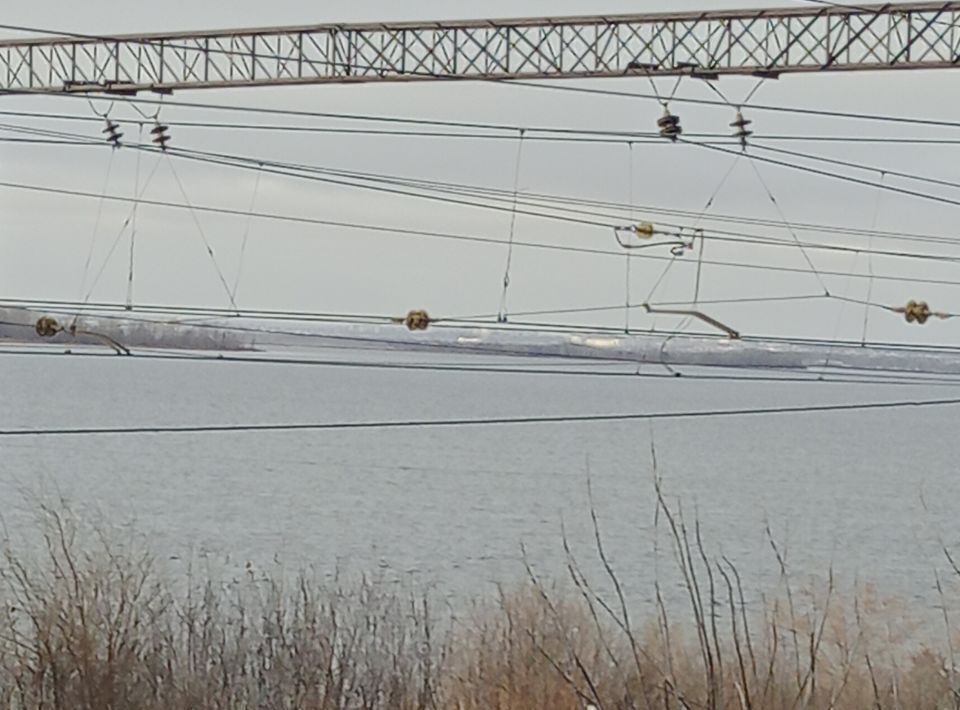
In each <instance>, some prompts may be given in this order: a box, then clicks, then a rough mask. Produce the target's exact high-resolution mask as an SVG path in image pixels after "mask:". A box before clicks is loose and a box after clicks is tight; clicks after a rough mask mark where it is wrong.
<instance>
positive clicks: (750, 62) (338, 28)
mask: <svg viewBox="0 0 960 710" xmlns="http://www.w3.org/2000/svg"><path fill="white" fill-rule="evenodd" d="M958 61H960V2H911V3H892V4H886V5H882V6H881V5H877V6H866V7H865V6H861V7H859V8H837V7H818V6H811V7H797V8H789V9H768V10H748V11H747V10H745V11H722V12H685V13H658V14H639V15H609V16H591V17H566V18H532V19H519V20H475V21H463V22H411V23H387V24H356V25H318V26H312V27H281V28H260V29H244V30H233V31H227V30H221V31H214V32H189V33H176V34H152V35H130V36H117V37H92V36H85V35H73V36H69V37H55V38H43V39H19V40H6V41H0V91H7V92H41V93H62V92H89V91H111V92H117V93H135V92H137V91H144V90H149V91H158V92H167V91H173V90H183V89H201V88H218V87H243V86H260V85H282V84H320V83H349V82H383V81H414V80H418V81H426V80H509V79H559V78H588V77H622V76H630V75H640V76H646V75H651V76H671V75H672V76H677V75H684V74H691V75H694V76H696V75H701V76H707V77H709V76H718V75H726V74H740V75H744V74H746V75H757V76H777V75H780V74H784V73H789V72H820V71H851V70H887V69H920V68H925V69H938V68H950V67H954V66H956V65H957V63H958Z"/></svg>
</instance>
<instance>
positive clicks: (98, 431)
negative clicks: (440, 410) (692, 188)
mask: <svg viewBox="0 0 960 710" xmlns="http://www.w3.org/2000/svg"><path fill="white" fill-rule="evenodd" d="M956 406H960V399H918V400H899V401H891V402H869V403H854V404H821V405H802V406H795V407H789V406H784V407H765V408H764V407H757V408H750V409H747V408H744V409H709V410H697V411H679V412H672V411H665V412H632V413H626V414H582V415H556V416H518V417H487V418H475V419H471V418H462V419H408V420H396V421H389V420H383V421H352V422H308V423H285V424H284V423H281V424H209V425H175V426H163V425H155V426H126V427H108V426H104V427H76V428H71V427H58V428H35V429H0V437H3V438H12V437H34V438H36V437H52V436H129V435H150V434H216V433H222V434H226V433H255V432H302V431H317V432H319V431H357V430H381V429H436V428H451V427H455V428H462V427H481V426H522V425H534V424H538V425H544V424H599V423H613V422H630V421H667V420H682V419H694V420H703V419H721V418H744V417H754V416H780V415H796V414H827V413H840V412H865V411H881V410H900V409H925V408H942V407H956Z"/></svg>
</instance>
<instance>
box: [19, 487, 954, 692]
mask: <svg viewBox="0 0 960 710" xmlns="http://www.w3.org/2000/svg"><path fill="white" fill-rule="evenodd" d="M658 524H659V525H660V526H661V527H662V529H663V530H664V531H665V532H666V534H667V538H668V539H669V540H670V542H671V545H672V547H673V553H674V558H675V560H676V567H677V571H678V573H679V575H680V578H681V579H682V580H683V586H684V588H685V591H686V596H687V603H686V608H685V611H684V612H683V613H682V614H677V613H674V614H670V613H668V611H667V608H666V605H665V604H664V603H663V601H662V596H661V593H660V592H661V590H660V587H659V583H655V589H654V592H655V598H656V600H657V607H656V613H655V614H651V615H650V616H651V617H652V618H640V619H634V618H632V617H631V616H630V614H629V609H628V606H627V604H626V603H625V601H624V596H623V593H622V591H621V588H620V585H619V580H618V579H617V577H616V574H615V573H614V571H613V569H612V567H611V566H610V565H609V564H608V562H607V557H606V554H605V551H604V549H603V545H602V536H601V535H600V533H599V528H596V531H597V535H596V554H597V555H598V557H599V558H600V560H601V562H602V563H603V566H604V569H606V570H607V579H606V580H604V582H605V585H606V586H607V587H609V588H611V589H612V590H613V593H612V594H611V595H607V596H604V595H602V594H600V593H597V592H596V591H595V586H594V585H593V584H592V583H591V582H590V581H588V580H587V579H586V577H585V576H584V575H583V573H582V572H581V569H580V567H579V565H578V564H577V562H576V560H575V559H574V558H573V556H572V555H571V554H570V553H569V549H568V572H569V583H568V584H566V585H565V586H563V587H562V591H557V589H558V588H557V587H554V586H548V585H547V584H545V583H543V582H541V581H540V580H539V579H538V578H537V577H536V576H535V575H534V574H533V572H532V571H531V570H528V572H529V581H528V583H527V584H526V585H524V586H522V587H521V588H519V589H516V590H515V591H512V592H503V593H501V594H500V596H499V598H498V599H496V600H493V601H491V602H487V603H483V604H480V605H479V606H478V607H476V608H475V609H474V610H473V611H472V612H471V613H469V614H466V615H453V614H451V613H450V612H449V611H444V612H442V613H439V614H438V613H437V612H436V611H435V610H434V609H433V608H431V606H430V604H429V603H428V602H427V601H426V600H425V599H424V598H422V597H417V596H415V595H411V594H405V593H403V592H397V591H396V590H392V589H391V588H389V587H387V586H386V585H383V584H378V583H376V582H373V581H369V580H362V579H361V580H358V581H355V582H352V583H349V584H347V583H343V584H334V585H333V586H330V585H321V584H318V583H314V582H313V581H311V579H310V578H308V577H307V576H300V577H298V578H297V579H295V580H292V581H287V582H284V581H283V580H282V579H280V578H276V579H270V578H267V577H263V576H259V575H253V574H252V573H251V574H250V575H248V577H247V578H246V579H244V580H241V581H240V582H237V583H231V584H220V583H216V582H213V581H208V580H201V581H198V580H197V579H196V577H195V575H192V574H191V578H190V579H189V580H186V581H184V580H179V581H177V580H171V579H170V578H169V576H168V575H166V574H165V573H164V571H163V570H162V569H160V568H159V567H158V566H157V564H156V562H155V560H154V558H153V557H152V556H151V555H150V554H149V552H148V551H147V549H146V546H145V545H143V544H141V543H138V542H137V541H136V539H132V540H124V541H122V542H118V541H117V540H116V538H115V537H112V536H110V535H106V534H102V533H101V532H99V531H98V529H97V527H96V526H86V525H84V524H83V523H82V522H81V521H79V520H78V519H77V518H75V517H74V516H73V515H71V514H70V512H69V511H67V510H66V509H64V508H62V507H61V506H59V505H58V506H52V507H50V506H41V530H42V533H43V544H42V546H41V549H42V553H43V554H42V555H31V557H30V559H29V560H26V559H24V558H23V556H21V555H18V554H15V552H14V550H13V548H12V547H11V546H9V545H7V546H6V547H5V548H4V552H3V555H2V558H0V585H2V586H0V603H2V611H0V708H3V709H10V710H34V709H37V710H39V709H40V708H43V709H47V708H49V709H57V710H59V709H62V710H127V709H131V710H133V709H136V710H152V709H154V708H155V709H157V710H161V709H162V710H186V709H188V708H191V709H192V708H196V709H198V710H199V709H204V710H206V709H207V708H223V709H227V708H230V709H231V710H234V709H241V708H258V709H259V708H277V709H280V708H290V709H294V708H296V709H301V708H302V709H304V710H326V709H331V710H333V709H341V708H344V709H345V708H358V709H360V708H363V709H367V708H369V709H371V710H372V709H375V708H383V709H388V708H389V709H391V710H392V709H399V710H404V709H408V708H409V709H411V710H413V709H415V708H416V709H428V708H431V709H432V708H451V709H458V710H495V709H503V710H507V709H513V708H551V709H555V710H567V709H569V710H582V709H583V708H586V707H589V706H591V705H592V706H594V707H596V708H603V709H611V710H612V709H613V708H625V709H626V708H636V709H638V710H646V709H647V708H650V709H653V708H656V709H658V710H660V709H663V710H670V709H672V708H677V709H680V708H690V709H697V708H709V709H711V710H714V709H721V708H729V709H742V710H746V709H750V710H753V709H756V710H760V709H762V710H768V709H769V710H781V709H782V710H787V709H795V708H796V709H800V708H836V709H838V710H841V709H854V708H856V709H858V710H859V709H861V708H891V709H893V708H904V709H905V710H913V709H914V708H957V707H960V704H958V698H960V695H958V693H957V689H958V678H957V668H956V666H955V664H954V662H953V660H952V656H953V653H952V650H951V648H950V644H946V645H947V648H945V649H944V652H943V653H939V652H937V651H934V650H930V649H924V648H920V647H919V646H917V645H915V644H913V643H912V642H911V641H910V639H909V632H910V629H909V628H903V629H901V628H899V627H898V624H897V622H898V619H897V616H898V612H897V610H896V609H895V608H893V609H891V608H890V607H889V606H887V605H885V604H883V603H881V602H879V601H878V600H877V597H876V596H875V595H872V594H867V593H864V594H862V595H860V596H858V597H857V598H856V599H854V600H853V601H841V600H840V599H839V598H838V596H839V595H838V594H837V593H836V591H835V590H834V588H833V583H832V579H831V580H830V581H828V582H827V583H826V584H825V586H824V588H823V589H821V590H820V591H819V592H818V593H805V594H799V593H795V592H794V590H792V589H791V588H790V584H789V576H788V575H787V574H786V565H785V564H784V563H783V557H782V555H781V554H780V551H779V550H778V549H777V548H776V546H775V545H774V552H775V558H774V559H776V560H777V561H778V562H779V563H780V564H781V565H782V571H783V573H784V574H783V576H782V579H781V586H780V588H779V589H777V590H772V591H771V595H770V596H769V598H768V600H767V601H766V602H765V603H764V604H762V605H760V606H759V608H748V606H749V605H748V604H747V603H746V602H745V598H744V594H743V592H742V590H741V588H740V587H741V584H740V580H739V577H738V574H737V570H736V568H735V567H734V566H733V565H732V564H731V563H730V562H729V561H727V560H725V559H722V558H721V559H711V558H710V557H709V556H708V555H707V553H706V552H705V548H704V545H703V543H702V538H701V532H700V530H699V527H698V526H697V525H696V524H694V525H693V526H692V527H688V525H687V523H686V521H685V520H684V519H683V516H682V514H681V513H680V511H679V510H678V509H672V508H671V507H670V506H668V505H667V504H666V502H665V501H664V500H663V498H662V497H660V507H659V523H658ZM950 621H951V620H950V618H949V617H946V616H945V624H946V625H947V627H948V628H949V626H950ZM951 635H952V634H948V635H947V638H950V636H951Z"/></svg>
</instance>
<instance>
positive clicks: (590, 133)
mask: <svg viewBox="0 0 960 710" xmlns="http://www.w3.org/2000/svg"><path fill="white" fill-rule="evenodd" d="M139 115H140V114H138V116H139ZM0 116H12V117H19V118H30V119H44V120H51V121H73V122H98V121H99V120H100V119H98V118H96V117H94V116H89V115H83V114H69V113H67V114H65V113H52V112H49V111H16V110H0ZM320 117H321V118H325V117H324V116H320ZM378 118H382V117H377V116H375V115H370V116H366V115H364V114H346V115H344V116H340V117H339V118H338V120H345V121H349V122H361V123H362V122H365V121H377V119H378ZM117 120H123V119H119V118H118V119H117ZM330 120H332V119H330ZM403 120H410V121H413V122H416V119H403ZM133 121H134V122H137V121H138V118H134V119H133ZM165 123H166V125H168V126H171V127H175V128H190V129H205V130H211V131H224V130H238V131H266V132H280V133H283V132H290V133H318V134H331V135H356V136H365V137H376V136H382V137H391V136H393V137H399V138H416V137H422V138H438V139H446V138H449V139H464V140H498V141H510V142H514V141H517V140H519V136H518V130H519V126H511V125H508V124H476V125H477V126H478V127H477V128H476V129H474V130H475V131H476V130H481V129H482V130H483V131H486V132H483V133H478V132H472V133H466V132H464V131H463V130H458V131H452V130H448V131H439V130H429V131H422V130H421V131H418V130H392V129H377V128H346V127H342V126H323V125H289V124H263V123H241V122H224V121H209V120H207V121H189V120H174V119H169V120H165ZM434 123H436V124H437V128H443V127H449V128H455V127H457V126H458V125H461V124H459V123H458V122H454V121H450V122H445V121H435V122H434ZM526 130H527V133H526V135H525V137H524V140H526V141H527V142H574V143H599V144H619V145H623V144H627V143H631V142H633V143H637V144H643V145H660V144H662V142H663V141H662V139H661V138H660V135H659V133H657V132H655V131H626V130H617V129H591V128H576V127H562V126H554V127H551V126H540V127H535V126H529V127H527V129H526ZM684 135H686V136H687V137H688V138H697V139H713V140H717V141H720V142H723V143H729V144H730V145H735V144H736V143H737V141H735V140H733V139H731V138H730V136H729V134H728V133H709V132H685V134H684ZM762 140H763V141H765V142H767V143H770V142H777V143H779V142H801V143H804V142H813V143H816V142H822V143H852V144H857V143H868V144H869V143H881V144H884V145H891V144H903V145H932V146H949V145H960V138H942V137H940V138H931V137H924V136H900V135H883V136H866V135H822V134H800V133H789V134H784V133H771V134H764V135H763V137H762Z"/></svg>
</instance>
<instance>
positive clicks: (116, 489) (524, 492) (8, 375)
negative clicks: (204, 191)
mask: <svg viewBox="0 0 960 710" xmlns="http://www.w3.org/2000/svg"><path fill="white" fill-rule="evenodd" d="M337 358H338V359H341V360H345V361H350V360H351V358H355V361H358V362H359V361H374V362H377V361H378V359H383V358H386V359H389V360H390V361H391V362H406V363H411V362H416V363H421V364H422V363H431V362H432V363H436V362H439V361H443V362H445V363H449V362H450V361H451V358H452V356H450V355H446V356H440V355H425V354H418V353H396V352H394V353H388V354H375V353H373V354H371V353H368V352H366V353H355V354H351V353H349V352H341V353H337ZM490 361H491V358H489V357H488V358H481V357H473V358H467V357H458V358H457V359H456V362H458V363H461V364H462V363H470V362H473V363H477V362H484V363H489V362H490ZM507 362H509V361H508V360H506V359H498V360H497V361H496V363H495V364H505V363H507ZM537 364H538V365H542V366H543V369H549V367H552V366H555V365H557V364H558V363H552V362H547V361H544V362H542V363H541V362H539V361H538V363H537ZM525 366H529V365H525ZM604 366H605V365H603V364H599V365H596V366H594V368H593V369H594V370H599V369H602V368H603V367H604ZM606 367H608V368H609V365H606ZM954 393H956V394H960V390H958V389H957V388H956V387H949V386H940V387H937V386H935V385H924V386H909V387H907V386H892V385H876V384H873V385H867V384H835V383H818V382H802V383H783V382H767V381H758V382H751V381H743V380H734V381H704V380H693V379H690V378H683V377H681V378H649V379H648V378H639V377H638V378H628V377H603V376H587V375H583V376H578V375H570V374H543V373H538V374H517V373H512V374H502V373H490V372H433V371H410V370H381V369H369V368H353V367H337V366H277V365H266V364H254V363H233V362H217V361H166V360H160V361H157V360H146V359H144V360H140V359H132V358H123V357H100V358H86V357H78V356H73V357H62V356H58V357H49V356H40V355H35V354H26V353H25V354H22V355H7V356H5V357H3V358H2V360H0V397H2V398H0V429H12V428H17V429H19V428H34V427H37V428H49V427H77V426H94V427H95V426H107V427H110V426H135V425H190V424H199V425H206V424H229V423H238V424H248V423H277V422H298V423H300V422H337V421H364V420H366V421H369V420H401V419H446V418H460V417H463V418H472V417H490V416H497V417H499V416H527V415H534V416H540V415H568V414H575V415H580V414H591V413H611V412H615V413H622V412H644V411H679V410H706V409H717V408H721V409H722V408H742V407H767V406H779V405H805V404H823V403H846V402H858V401H859V402H862V401H885V400H902V399H925V398H942V397H945V396H951V395H952V394H954ZM957 432H958V426H957V409H956V408H949V407H948V408H932V409H908V410H881V411H868V412H845V413H816V414H793V415H789V416H783V415H780V416H773V415H768V416H761V417H749V418H743V417H740V418H713V419H678V420H669V421H657V422H654V423H653V424H650V423H648V422H643V421H628V422H600V423H575V424H537V425H512V426H488V427H455V428H454V427H452V428H430V429H404V430H394V429H377V430H356V431H299V432H260V433H249V432H248V433H206V434H160V435H124V436H119V435H113V436H54V437H48V438H19V437H15V438H7V437H4V438H0V501H2V503H0V512H2V514H3V519H4V522H5V524H6V525H7V528H8V530H9V529H13V530H16V529H18V528H19V527H21V526H23V525H25V524H26V521H27V520H28V519H29V516H30V514H31V508H32V506H33V505H34V504H33V503H31V502H30V500H29V498H30V496H31V495H34V494H36V493H40V494H41V495H44V496H51V495H59V496H63V497H64V498H66V499H67V500H68V501H70V503H71V505H73V506H74V507H75V508H77V509H79V510H88V509H92V510H95V511H97V512H98V513H99V514H100V515H101V516H102V517H103V519H104V520H105V521H108V522H117V523H120V522H121V521H129V520H131V519H134V520H135V522H136V526H137V527H138V529H140V530H141V531H143V532H145V533H147V534H148V535H149V536H150V544H151V545H152V546H153V547H154V549H155V550H156V551H157V552H158V554H160V555H161V556H162V557H163V558H164V559H169V560H171V563H177V561H179V560H186V559H190V560H197V559H207V560H211V561H213V562H214V563H215V564H216V565H219V566H221V567H223V566H225V567H226V568H227V569H228V570H229V569H230V568H232V567H233V566H237V567H240V566H242V565H245V564H246V563H247V562H250V563H252V564H254V565H257V566H266V565H272V564H275V560H282V562H283V564H284V565H285V566H286V567H287V568H296V567H300V566H309V567H311V568H312V569H314V570H315V571H316V572H318V573H319V574H322V575H331V574H333V573H335V572H336V571H338V570H339V571H340V572H341V573H342V572H344V571H353V572H375V573H377V574H382V575H384V576H387V577H392V578H396V579H402V580H412V581H413V582H415V583H416V584H422V585H426V586H429V587H432V588H434V589H436V590H439V591H440V592H441V593H442V594H445V595H448V596H450V597H456V598H467V597H474V596H482V595H486V594H488V593H490V592H492V591H493V590H494V585H495V584H497V583H501V584H507V585H509V584H511V583H514V582H518V581H520V580H522V579H523V577H524V574H525V572H524V566H523V564H522V553H521V546H522V547H523V549H524V550H525V553H526V558H527V560H528V561H529V562H530V563H531V565H532V567H533V568H534V569H535V570H536V571H537V573H538V574H542V575H544V576H545V577H550V578H560V577H562V576H563V575H564V552H563V546H562V536H563V534H564V533H565V534H566V536H567V538H568V539H569V541H570V544H571V547H572V549H573V551H574V553H575V554H576V555H577V557H578V558H579V559H581V561H582V564H583V565H584V567H585V569H587V570H588V572H590V573H591V574H599V568H598V565H597V562H596V555H595V553H594V547H593V534H592V527H591V523H590V507H591V504H590V498H589V496H588V481H589V484H590V486H591V487H592V498H593V506H594V507H595V509H596V512H597V516H598V520H599V523H600V526H601V529H602V535H603V539H604V540H605V543H606V546H607V548H608V551H609V553H610V557H611V559H612V561H613V563H614V566H615V568H616V570H617V572H618V574H619V576H620V577H621V578H622V579H623V581H624V583H625V585H626V587H627V589H628V590H629V594H630V595H631V598H633V599H635V600H637V601H639V602H640V603H643V602H645V601H649V599H650V593H651V582H652V579H653V575H654V570H657V569H658V568H659V567H660V566H662V565H669V555H668V554H667V553H666V552H663V551H661V553H660V556H659V557H658V556H656V555H655V554H654V547H653V539H654V530H653V524H654V509H655V497H654V486H653V480H654V474H653V469H652V465H651V440H652V441H653V442H654V444H655V449H656V454H657V458H658V472H659V475H660V476H661V477H662V480H663V489H664V491H665V492H666V494H667V496H668V498H669V500H670V501H672V502H681V503H682V505H683V508H684V512H685V515H686V516H687V519H688V520H690V521H692V520H693V519H694V518H696V519H697V520H699V521H700V524H701V526H702V530H703V536H704V541H705V545H706V548H707V551H708V553H709V554H711V555H719V554H724V555H726V556H728V557H729V558H730V559H731V560H733V561H734V562H735V563H736V565H737V567H738V568H739V570H740V572H741V574H743V576H744V578H745V583H746V585H747V587H748V588H749V589H757V590H759V589H764V588H766V587H768V586H769V585H770V584H772V583H773V582H774V581H775V580H776V576H777V574H778V569H777V566H776V561H775V559H774V557H773V554H772V552H771V549H770V546H769V542H768V539H767V535H766V533H765V529H766V527H767V526H769V528H770V530H771V532H772V534H773V536H774V537H775V538H776V539H777V541H778V543H779V544H780V545H781V546H782V547H783V548H785V549H786V550H787V552H788V564H789V567H790V571H791V574H792V575H794V577H795V578H800V579H801V580H802V579H806V578H808V577H810V578H822V577H823V576H824V575H825V574H826V573H827V571H828V569H830V568H831V566H832V568H833V569H834V570H835V571H836V573H837V575H838V577H840V578H841V579H844V580H846V581H847V582H850V583H853V582H854V581H856V582H861V583H872V584H875V585H876V587H877V588H878V589H879V590H881V591H882V593H883V594H885V595H889V596H894V597H897V598H899V599H901V600H904V601H905V602H907V603H908V604H910V605H916V606H918V607H921V608H931V609H932V608H934V607H935V606H936V604H937V596H936V592H935V590H934V574H933V570H934V568H935V567H937V568H940V569H943V568H944V567H945V564H944V560H943V557H942V555H941V552H940V545H941V542H943V543H945V544H946V545H948V546H960V523H958V517H957V515H956V510H955V508H956V501H958V500H960V476H958V466H957V461H958V460H960V437H958V436H957ZM661 545H663V542H662V541H661ZM664 549H665V550H668V549H669V548H668V547H664Z"/></svg>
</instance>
